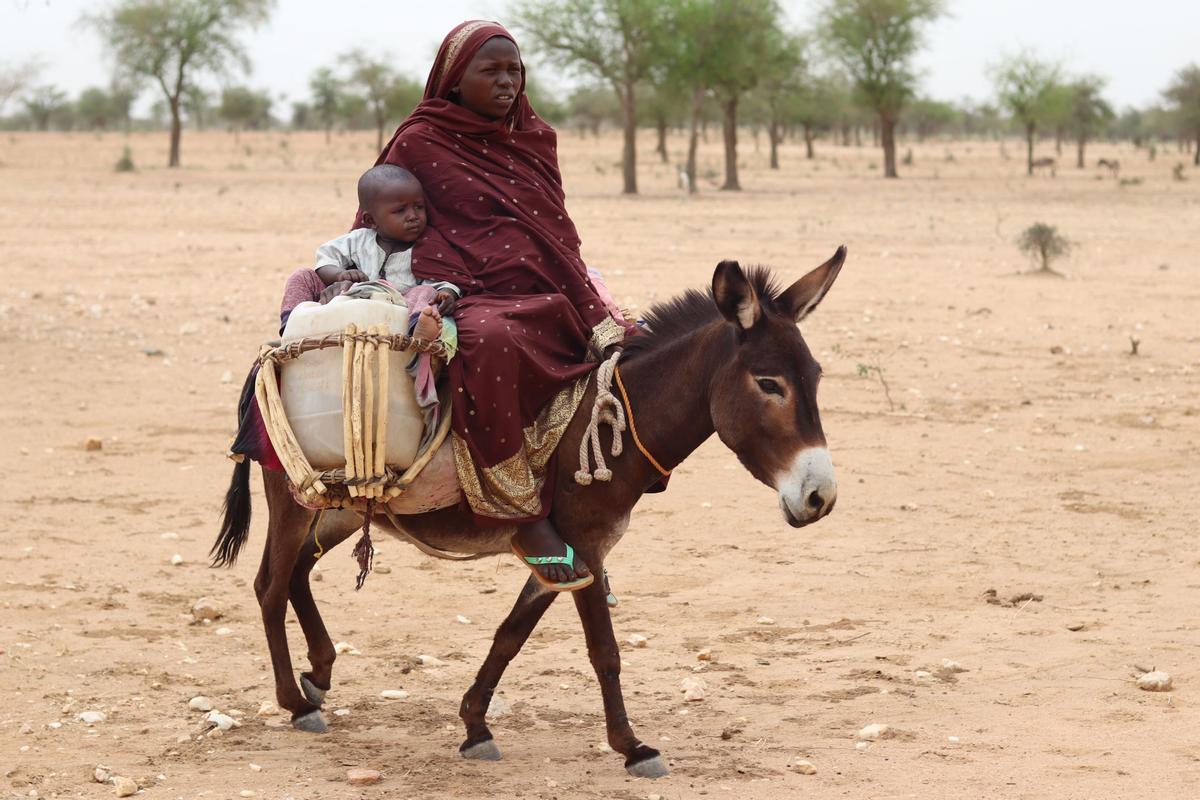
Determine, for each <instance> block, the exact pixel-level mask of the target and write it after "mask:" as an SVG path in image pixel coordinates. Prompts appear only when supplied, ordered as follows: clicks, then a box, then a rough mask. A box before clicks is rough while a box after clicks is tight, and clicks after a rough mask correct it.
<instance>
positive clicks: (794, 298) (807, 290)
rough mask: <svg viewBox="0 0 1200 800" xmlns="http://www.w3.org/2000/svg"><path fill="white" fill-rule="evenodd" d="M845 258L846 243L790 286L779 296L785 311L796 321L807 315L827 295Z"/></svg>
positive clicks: (780, 303)
mask: <svg viewBox="0 0 1200 800" xmlns="http://www.w3.org/2000/svg"><path fill="white" fill-rule="evenodd" d="M845 260H846V245H842V246H841V247H839V248H838V249H837V252H836V253H834V254H833V258H831V259H829V260H828V261H826V262H825V263H824V264H822V265H821V266H819V267H817V268H816V269H814V270H813V271H812V272H810V273H808V274H807V275H805V276H804V277H803V278H801V279H800V280H798V281H796V282H795V283H793V284H792V285H791V286H789V287H788V288H787V291H785V292H784V293H783V294H781V295H780V296H779V306H780V307H781V308H782V309H783V310H784V312H785V313H789V314H791V315H792V316H793V317H795V318H796V322H799V321H800V320H802V319H804V318H805V317H807V316H808V315H809V314H810V313H812V310H813V309H814V308H816V307H817V303H820V302H821V300H822V299H823V298H824V297H825V293H826V292H828V291H829V287H830V286H832V285H833V282H834V280H836V279H837V276H838V272H840V271H841V269H842V263H843V262H844V261H845Z"/></svg>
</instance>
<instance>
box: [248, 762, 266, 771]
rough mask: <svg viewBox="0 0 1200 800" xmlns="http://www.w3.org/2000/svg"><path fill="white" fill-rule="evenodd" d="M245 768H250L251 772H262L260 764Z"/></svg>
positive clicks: (249, 765)
mask: <svg viewBox="0 0 1200 800" xmlns="http://www.w3.org/2000/svg"><path fill="white" fill-rule="evenodd" d="M246 766H248V767H250V771H251V772H262V765H260V764H247V765H246Z"/></svg>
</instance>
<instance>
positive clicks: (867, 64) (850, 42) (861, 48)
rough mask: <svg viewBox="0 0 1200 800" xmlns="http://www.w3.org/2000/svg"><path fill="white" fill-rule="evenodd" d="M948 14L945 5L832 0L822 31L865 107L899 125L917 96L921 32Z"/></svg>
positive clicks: (919, 0)
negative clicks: (915, 58)
mask: <svg viewBox="0 0 1200 800" xmlns="http://www.w3.org/2000/svg"><path fill="white" fill-rule="evenodd" d="M943 12H944V4H943V3H942V2H941V0H828V1H827V2H826V4H825V6H824V8H823V11H822V18H823V22H822V26H821V29H822V33H823V36H824V39H825V42H826V45H827V47H828V48H829V50H830V54H831V55H832V56H833V57H834V58H835V59H837V60H838V61H839V62H841V64H842V66H844V67H845V68H846V71H847V72H848V73H849V75H850V78H851V80H852V81H853V82H854V87H855V90H856V92H857V94H858V96H859V99H860V101H861V102H862V103H863V104H864V105H865V106H867V107H868V108H871V109H872V110H874V111H876V112H878V113H879V114H880V116H881V117H888V118H891V119H895V118H896V116H897V115H898V114H899V113H900V109H901V108H903V107H904V105H905V103H906V102H907V101H908V99H909V98H910V97H912V95H913V92H914V88H915V85H916V75H915V73H914V71H913V66H912V58H913V56H914V55H915V54H916V52H917V50H918V49H920V47H921V45H922V36H921V29H922V26H923V25H925V24H926V23H928V22H932V21H933V20H935V19H937V18H938V17H939V16H941V15H942V13H943Z"/></svg>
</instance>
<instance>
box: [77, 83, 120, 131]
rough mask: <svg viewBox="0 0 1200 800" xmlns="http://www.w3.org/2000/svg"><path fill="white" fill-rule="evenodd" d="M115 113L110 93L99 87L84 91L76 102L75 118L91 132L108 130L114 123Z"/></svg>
mask: <svg viewBox="0 0 1200 800" xmlns="http://www.w3.org/2000/svg"><path fill="white" fill-rule="evenodd" d="M114 117H115V112H114V109H113V105H112V99H111V98H110V97H109V96H108V92H106V91H104V90H103V89H100V88H98V87H95V86H93V87H91V88H89V89H84V90H83V91H82V92H80V93H79V98H78V99H77V100H76V101H75V118H76V120H77V121H78V122H79V124H80V125H82V126H83V127H84V128H87V129H89V130H106V129H107V128H108V126H109V125H111V124H112V122H113V121H114Z"/></svg>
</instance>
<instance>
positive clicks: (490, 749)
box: [458, 739, 500, 761]
mask: <svg viewBox="0 0 1200 800" xmlns="http://www.w3.org/2000/svg"><path fill="white" fill-rule="evenodd" d="M458 752H459V753H461V754H462V757H463V758H471V759H474V760H476V761H499V760H500V748H499V747H497V746H496V740H495V739H484V740H483V741H482V742H476V743H475V744H470V743H469V742H463V744H462V747H460V748H458Z"/></svg>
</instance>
